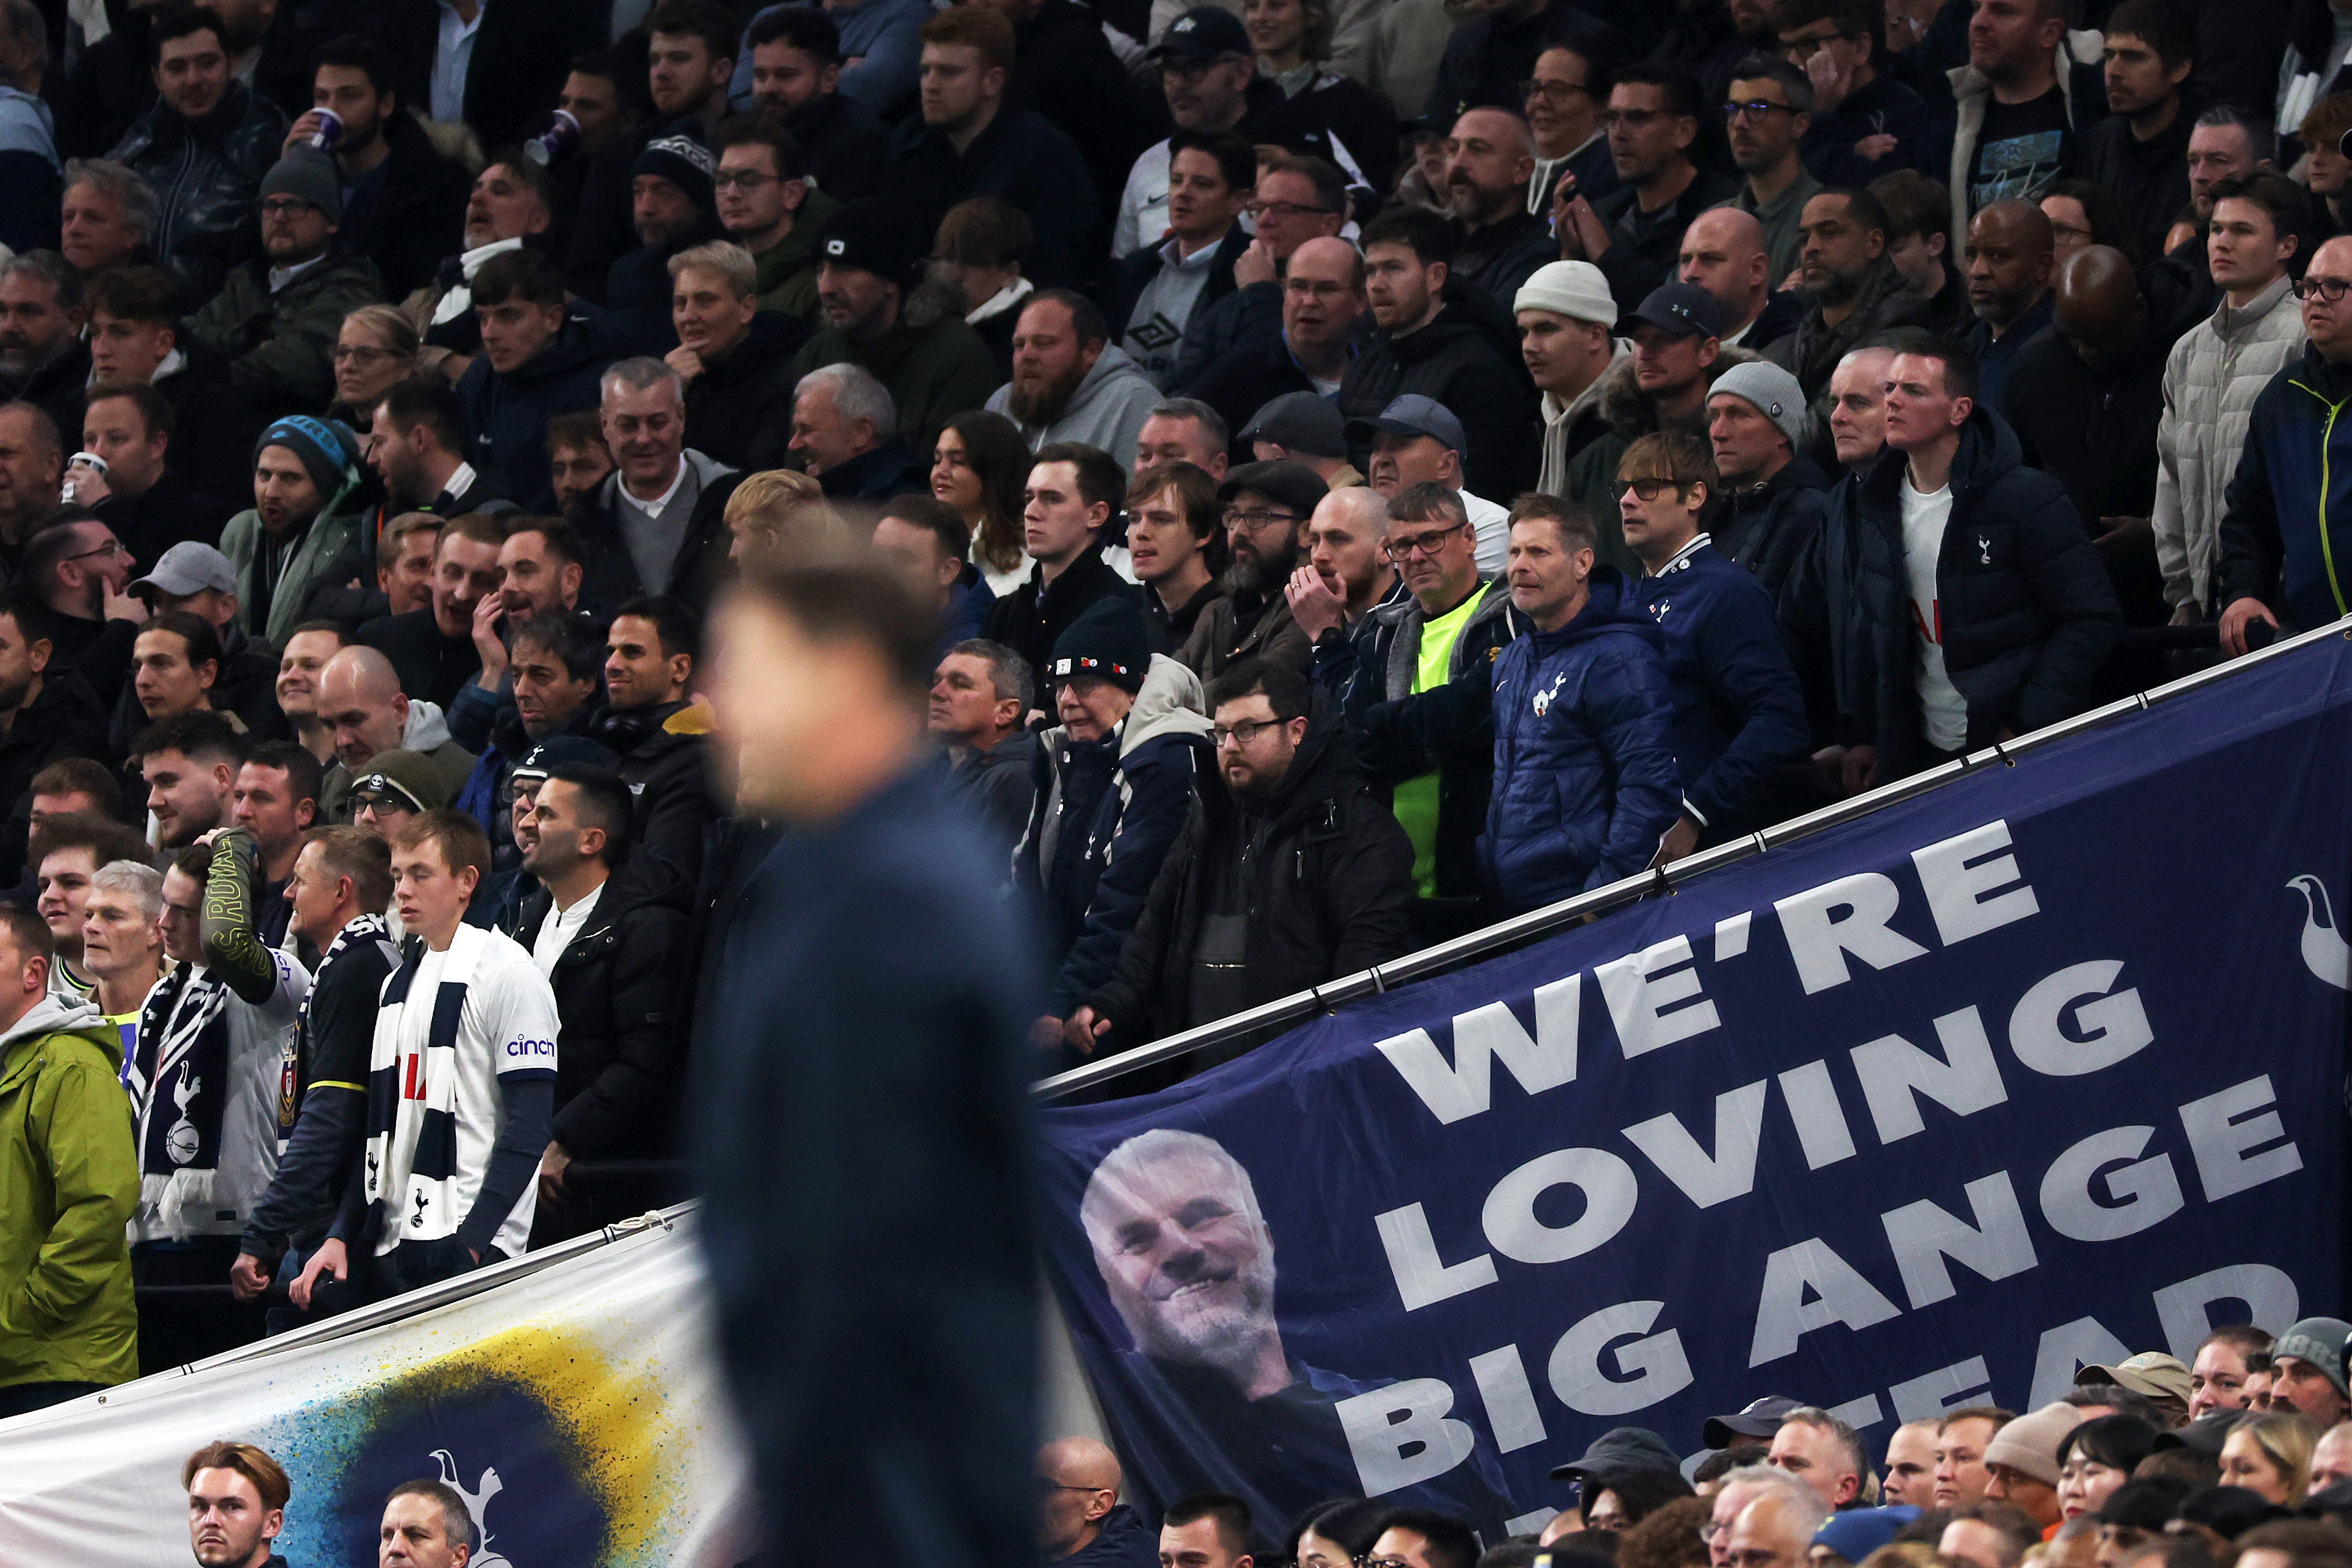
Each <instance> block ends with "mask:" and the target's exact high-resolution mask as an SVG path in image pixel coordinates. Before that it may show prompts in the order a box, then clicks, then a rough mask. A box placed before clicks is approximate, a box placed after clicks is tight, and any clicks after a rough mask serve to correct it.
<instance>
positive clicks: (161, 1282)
mask: <svg viewBox="0 0 2352 1568" xmlns="http://www.w3.org/2000/svg"><path fill="white" fill-rule="evenodd" d="M236 1253H237V1238H236V1237H233V1236H200V1237H194V1238H192V1239H190V1240H187V1241H142V1242H140V1243H138V1244H137V1245H136V1246H134V1247H131V1280H132V1282H133V1283H134V1284H135V1285H136V1286H137V1288H138V1293H139V1373H140V1375H141V1376H142V1377H145V1376H148V1375H151V1374H152V1373H159V1372H168V1371H170V1370H171V1369H172V1368H173V1367H175V1366H185V1365H187V1364H188V1363H190V1362H194V1361H202V1360H204V1359H205V1357H206V1356H214V1355H218V1354H220V1352H223V1351H227V1350H235V1349H236V1347H237V1346H239V1345H243V1344H250V1343H252V1342H254V1341H255V1340H257V1339H259V1338H260V1337H261V1333H262V1328H263V1325H264V1322H265V1317H264V1310H263V1308H262V1304H261V1303H260V1302H259V1301H239V1300H236V1298H234V1297H233V1296H231V1295H230V1294H229V1287H228V1271H229V1268H230V1267H231V1266H232V1265H233V1264H235V1263H236Z"/></svg>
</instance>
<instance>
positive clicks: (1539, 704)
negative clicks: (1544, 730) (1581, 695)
mask: <svg viewBox="0 0 2352 1568" xmlns="http://www.w3.org/2000/svg"><path fill="white" fill-rule="evenodd" d="M1567 679H1568V672H1567V671H1565V670H1562V671H1561V672H1560V673H1559V674H1558V675H1555V676H1553V677H1552V678H1551V684H1550V685H1549V686H1548V687H1546V688H1545V689H1543V690H1541V691H1538V692H1537V693H1536V694H1535V696H1534V698H1533V699H1532V700H1531V701H1532V704H1533V706H1534V708H1535V710H1536V717H1537V718H1538V719H1540V718H1542V717H1543V716H1544V715H1545V714H1547V713H1549V712H1550V711H1551V703H1552V699H1553V698H1555V697H1558V696H1559V689H1560V686H1561V684H1562V683H1563V682H1565V681H1566V680H1567Z"/></svg>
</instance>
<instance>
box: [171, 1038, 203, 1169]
mask: <svg viewBox="0 0 2352 1568" xmlns="http://www.w3.org/2000/svg"><path fill="white" fill-rule="evenodd" d="M204 1088H205V1080H204V1079H200V1078H198V1077H196V1076H195V1074H194V1073H192V1072H190V1071H189V1070H188V1067H187V1064H186V1063H182V1064H181V1066H180V1079H179V1081H178V1082H177V1083H174V1084H173V1086H172V1103H173V1104H174V1105H176V1106H178V1107H179V1108H180V1119H179V1120H178V1121H174V1122H173V1123H172V1125H171V1126H170V1128H168V1129H167V1130H166V1131H164V1133H163V1152H164V1153H166V1154H168V1155H170V1156H171V1160H172V1163H173V1164H174V1165H184V1164H186V1163H188V1162H189V1161H191V1160H193V1159H194V1158H195V1157H196V1152H197V1151H198V1150H199V1149H201V1148H203V1147H204V1138H203V1136H202V1135H201V1134H200V1133H198V1132H197V1131H196V1124H195V1123H194V1122H193V1121H189V1120H188V1102H189V1101H191V1100H194V1099H195V1098H196V1096H197V1095H199V1094H201V1093H203V1092H204Z"/></svg>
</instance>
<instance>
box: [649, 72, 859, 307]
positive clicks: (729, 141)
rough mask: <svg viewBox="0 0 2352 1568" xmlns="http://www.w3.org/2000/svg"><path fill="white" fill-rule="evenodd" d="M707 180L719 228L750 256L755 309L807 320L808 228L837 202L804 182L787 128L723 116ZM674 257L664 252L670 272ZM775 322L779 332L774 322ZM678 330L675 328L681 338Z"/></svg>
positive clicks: (811, 262)
mask: <svg viewBox="0 0 2352 1568" xmlns="http://www.w3.org/2000/svg"><path fill="white" fill-rule="evenodd" d="M712 184H713V187H714V189H715V190H716V193H717V200H718V204H719V226H721V227H723V228H725V229H726V231H727V237H728V238H729V239H730V240H733V241H734V242H735V243H736V244H737V245H739V246H740V247H742V249H743V251H744V254H746V255H747V256H749V257H750V258H751V290H750V292H751V295H752V297H753V299H754V300H756V307H755V308H756V309H757V310H761V311H762V312H771V311H772V312H774V313H776V314H777V315H780V316H785V317H790V318H792V319H793V320H795V321H799V322H801V323H802V324H803V327H806V326H809V325H812V324H814V321H816V317H817V306H816V231H817V229H818V228H819V226H822V225H823V224H824V220H825V219H826V218H828V217H831V216H833V215H834V213H835V210H837V209H838V208H839V207H840V205H841V204H840V202H839V201H837V200H835V197H834V196H833V195H831V194H830V193H829V192H826V191H822V190H819V189H818V188H817V187H816V186H814V185H813V184H810V183H809V177H808V167H807V164H806V163H804V162H803V156H802V153H801V148H800V144H799V143H798V142H794V141H793V134H792V132H789V131H786V130H785V129H783V127H782V126H781V125H778V124H775V123H774V122H773V121H767V120H761V119H756V118H748V117H747V118H742V119H736V120H730V121H727V122H726V123H725V124H723V125H721V126H720V127H719V172H718V174H716V175H714V176H713V177H712ZM680 259H681V258H678V257H675V256H674V257H672V258H670V265H671V268H672V274H671V275H672V276H673V277H675V276H676V268H677V265H678V264H679V261H680ZM775 326H776V329H777V330H781V326H782V323H776V324H775ZM684 333H685V329H684V328H683V327H682V326H681V327H680V328H679V335H680V338H681V340H682V339H683V337H684ZM791 346H792V347H798V346H799V345H798V344H797V343H794V344H793V345H791ZM786 352H789V351H786Z"/></svg>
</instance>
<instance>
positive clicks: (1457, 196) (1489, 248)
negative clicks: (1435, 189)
mask: <svg viewBox="0 0 2352 1568" xmlns="http://www.w3.org/2000/svg"><path fill="white" fill-rule="evenodd" d="M1445 145H1446V148H1447V155H1446V161H1445V194H1446V197H1447V203H1448V205H1449V206H1450V207H1451V208H1452V210H1453V216H1454V222H1456V223H1457V224H1459V225H1461V226H1462V238H1461V243H1460V245H1459V246H1458V247H1456V248H1455V250H1454V261H1453V275H1454V277H1456V278H1459V279H1461V280H1462V281H1463V282H1465V283H1468V284H1471V285H1472V286H1474V287H1475V288H1478V289H1484V290H1486V294H1487V295H1488V296H1489V297H1490V298H1492V299H1493V300H1495V301H1496V303H1498V304H1502V305H1506V306H1507V305H1508V304H1509V303H1510V301H1511V300H1512V299H1513V298H1514V297H1516V296H1517V293H1518V291H1519V287H1520V285H1521V284H1524V283H1525V282H1526V281H1527V280H1528V278H1529V277H1530V276H1531V275H1533V273H1534V272H1535V270H1536V268H1538V267H1541V266H1542V265H1543V264H1544V263H1545V262H1547V261H1550V260H1553V259H1555V258H1557V257H1558V256H1559V242H1558V241H1557V240H1555V239H1553V238H1552V236H1551V229H1550V226H1549V223H1548V221H1547V220H1548V217H1549V215H1548V214H1544V215H1538V214H1536V213H1531V212H1529V211H1528V205H1527V201H1526V195H1527V189H1528V180H1529V179H1530V178H1532V177H1533V175H1534V173H1535V143H1534V142H1533V141H1532V140H1531V139H1530V138H1529V135H1528V123H1527V121H1524V120H1522V119H1520V118H1519V117H1518V115H1517V114H1516V113H1514V112H1512V111H1511V110H1507V109H1473V110H1470V111H1469V112H1468V113H1466V114H1465V115H1463V116H1462V117H1461V118H1460V119H1459V120H1457V121H1454V133H1453V135H1451V136H1450V137H1448V138H1447V139H1446V143H1445Z"/></svg>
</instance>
